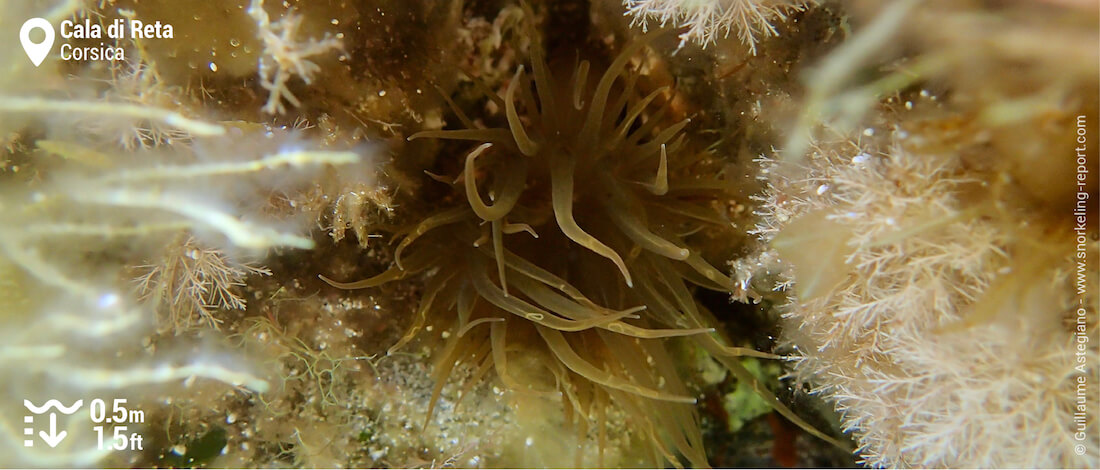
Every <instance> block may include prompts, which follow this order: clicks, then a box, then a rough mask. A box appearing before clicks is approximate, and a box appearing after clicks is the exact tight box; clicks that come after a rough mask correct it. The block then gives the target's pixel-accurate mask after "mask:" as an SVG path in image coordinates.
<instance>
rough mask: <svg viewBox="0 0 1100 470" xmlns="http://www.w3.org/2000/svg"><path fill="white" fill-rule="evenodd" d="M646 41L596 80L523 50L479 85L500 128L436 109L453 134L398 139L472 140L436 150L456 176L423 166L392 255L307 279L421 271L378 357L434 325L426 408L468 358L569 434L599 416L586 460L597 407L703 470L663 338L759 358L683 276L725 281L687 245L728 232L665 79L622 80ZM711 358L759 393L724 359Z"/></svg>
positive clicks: (665, 452) (716, 175)
mask: <svg viewBox="0 0 1100 470" xmlns="http://www.w3.org/2000/svg"><path fill="white" fill-rule="evenodd" d="M648 41H649V39H648V38H643V39H641V40H638V41H635V42H633V43H631V44H629V45H628V46H626V47H625V48H624V49H623V51H622V52H621V53H620V54H619V55H618V56H617V57H616V58H615V59H614V60H613V61H612V62H611V63H610V65H608V66H607V68H606V70H605V71H604V72H603V74H602V75H601V76H599V78H598V80H597V79H595V78H593V77H591V76H590V72H591V71H592V69H593V65H592V63H591V62H589V61H587V60H584V61H579V60H576V61H574V66H573V67H572V68H566V70H567V71H568V74H567V76H566V77H564V79H562V77H559V76H556V75H555V74H554V72H553V71H552V70H551V68H550V66H549V65H548V64H547V62H546V61H545V60H544V58H543V55H542V54H543V53H542V51H541V50H540V48H539V47H532V57H531V68H532V71H533V74H532V75H533V84H532V80H531V78H529V77H528V75H527V73H526V68H525V67H523V66H520V67H519V68H518V70H517V71H516V72H515V75H514V77H513V78H512V80H511V81H510V82H509V83H508V85H507V89H506V91H505V93H504V96H498V95H496V94H495V93H491V92H489V91H488V90H487V88H486V87H484V86H482V89H483V91H485V92H486V93H485V94H486V95H487V96H488V99H490V100H492V101H493V103H495V105H496V106H497V108H498V109H501V110H504V114H505V116H504V119H503V120H504V121H505V123H504V124H506V125H505V126H503V127H500V128H487V127H484V126H481V125H478V124H476V123H475V121H473V120H471V119H470V118H469V117H468V116H466V115H465V113H464V112H463V111H462V110H460V109H459V108H458V107H457V106H452V107H453V108H454V113H455V114H456V116H457V118H458V119H459V120H460V121H461V122H462V124H463V126H464V128H463V129H453V130H431V131H423V132H419V133H416V134H414V135H412V136H411V137H410V138H409V139H410V140H413V139H425V138H436V139H444V140H458V141H474V142H477V144H476V145H473V146H472V148H470V149H468V150H467V151H466V152H465V155H464V156H463V157H462V159H461V160H460V161H455V160H449V159H446V158H442V159H441V160H440V161H438V162H437V169H441V170H442V172H447V171H448V170H450V171H453V172H457V173H458V175H457V177H444V176H438V175H433V178H434V179H435V180H437V181H439V182H442V183H444V184H447V185H448V186H449V187H450V189H451V190H450V191H449V192H448V193H447V195H446V196H445V197H443V198H441V200H440V201H439V205H440V208H439V209H438V210H437V211H436V212H434V213H433V214H432V215H430V216H428V217H427V218H425V219H423V220H422V221H420V222H419V223H418V224H415V225H414V226H412V227H409V228H407V229H405V230H404V231H402V232H401V233H399V234H398V238H399V239H400V240H401V241H400V243H399V244H398V246H397V248H396V251H395V253H394V258H395V263H394V265H393V266H392V267H391V268H389V269H388V270H386V271H385V272H383V273H381V274H378V275H376V276H374V277H371V278H369V279H365V280H361V281H358V282H350V283H342V282H336V281H332V280H330V279H327V278H324V277H323V276H322V278H323V279H325V281H326V282H328V283H329V284H331V285H333V286H335V287H339V288H344V289H359V288H367V287H374V286H378V285H381V284H383V283H386V282H389V281H393V280H397V279H402V278H406V277H408V276H410V275H414V274H417V273H424V274H425V275H426V286H425V289H424V291H423V294H422V298H421V301H420V305H419V308H418V311H417V312H416V314H415V319H414V320H413V325H412V327H411V328H410V329H409V330H408V332H407V334H406V335H405V336H404V337H403V338H402V339H401V340H400V341H398V343H397V344H396V345H394V346H393V347H392V348H390V352H393V351H394V350H396V349H398V348H400V347H402V346H403V345H405V344H407V343H408V342H409V341H411V340H412V339H413V338H415V337H417V336H418V333H419V332H421V331H422V330H424V329H429V330H434V331H437V332H445V333H441V334H440V335H439V336H435V338H439V339H441V340H442V341H444V343H443V345H442V347H441V348H440V349H437V350H438V351H439V352H438V353H437V359H436V363H435V369H434V373H433V375H434V376H435V379H436V382H437V383H436V389H435V396H434V397H433V405H434V398H437V397H438V395H439V392H440V390H441V389H442V386H443V383H444V382H445V380H446V378H447V377H448V376H449V375H450V373H451V372H452V370H453V369H454V367H455V366H456V364H457V363H460V362H466V363H468V364H471V367H472V368H473V370H474V377H475V378H480V377H483V376H484V375H485V374H487V373H488V372H490V371H494V372H495V374H496V376H497V377H498V379H499V380H500V381H501V383H503V384H504V385H505V386H507V387H509V388H510V389H512V390H515V391H517V392H520V393H530V394H536V395H547V396H552V397H558V396H560V397H562V402H563V404H564V407H565V411H566V416H567V418H569V419H568V420H567V421H568V422H571V423H573V425H574V426H576V428H577V431H578V436H582V437H583V436H585V435H587V433H588V429H589V426H590V425H592V424H594V425H595V426H596V427H597V428H596V435H597V436H598V440H599V446H600V451H601V454H600V455H601V457H602V450H603V447H604V444H605V438H606V429H605V426H606V416H607V415H606V412H607V405H609V404H613V405H615V406H617V407H618V408H619V409H621V410H622V411H624V412H625V415H626V416H627V419H628V422H629V425H630V426H629V428H630V429H632V430H633V431H635V432H636V433H638V434H637V436H640V437H642V438H643V440H647V441H648V442H651V443H652V446H651V448H652V450H653V453H652V457H653V462H652V463H651V465H655V464H660V463H661V462H663V461H667V462H669V463H672V464H674V465H680V464H681V462H680V458H684V459H686V460H687V462H688V463H690V464H691V465H695V466H705V465H706V463H707V462H706V457H705V453H704V451H703V448H702V436H701V432H700V428H699V417H698V415H697V414H696V412H695V409H694V407H693V404H694V403H695V398H694V396H693V393H691V392H690V391H689V390H688V387H687V386H686V385H685V383H684V382H683V381H682V380H681V372H680V371H678V370H677V368H676V366H675V365H674V361H673V359H672V354H671V352H670V350H668V349H667V344H668V342H667V340H665V339H664V338H669V337H688V338H689V339H691V340H693V341H694V343H695V344H697V345H699V346H701V347H702V348H704V349H705V350H707V351H709V352H710V353H711V354H712V355H715V356H717V357H719V360H722V359H732V358H733V357H734V356H738V355H745V354H750V355H758V356H762V357H771V356H769V355H767V354H763V353H757V352H755V351H751V350H744V349H741V348H734V347H730V346H727V344H726V342H725V341H724V340H722V339H720V338H719V337H718V335H717V334H716V333H715V332H714V329H713V328H712V327H711V326H712V324H714V322H713V320H712V319H711V318H710V315H709V313H707V312H706V311H705V310H704V309H703V308H702V307H700V306H698V305H696V302H695V300H694V298H693V293H692V287H691V286H699V287H702V288H707V289H713V290H717V291H721V292H726V293H728V292H730V291H731V290H732V282H731V280H730V279H729V278H728V277H727V276H726V275H725V274H723V273H722V272H721V271H719V270H718V269H716V268H715V267H713V266H712V265H711V264H709V263H708V262H707V261H706V260H704V258H703V257H702V256H701V254H700V250H697V249H693V248H692V247H691V242H692V239H693V236H697V235H696V234H698V233H699V232H701V231H703V230H706V229H708V228H710V229H713V228H720V227H724V226H728V224H729V221H728V218H727V217H726V216H725V212H724V211H725V210H726V209H725V207H726V206H725V205H724V204H725V202H726V201H729V200H730V199H731V196H729V195H728V194H727V192H728V191H727V190H728V188H729V187H730V184H729V182H728V181H726V179H725V178H724V177H723V176H722V175H721V171H720V170H721V162H720V159H718V158H716V157H715V155H714V154H712V153H711V152H708V151H705V150H699V149H698V144H696V143H695V142H691V141H690V140H689V139H688V138H687V135H686V134H685V133H684V132H683V131H684V129H685V127H686V126H688V124H689V119H686V118H685V119H681V120H679V121H675V122H670V121H671V120H670V119H669V115H670V114H672V113H671V112H670V108H671V106H672V105H671V103H672V100H669V99H667V97H668V93H669V90H668V89H667V88H666V87H662V88H658V89H656V90H653V91H651V92H649V93H648V94H645V95H643V93H644V92H639V91H638V88H639V86H638V85H639V82H640V80H639V78H640V77H641V75H640V74H639V73H637V72H636V71H634V70H632V69H631V68H630V67H629V64H630V61H631V58H632V57H633V56H634V55H635V54H636V53H638V52H639V51H640V50H641V49H642V48H643V47H645V45H646V43H647V42H648ZM452 105H453V103H452ZM448 165H450V166H449V167H448ZM406 251H407V253H406ZM428 325H430V328H429V327H428ZM722 362H724V363H726V364H727V367H730V368H731V369H736V370H735V371H734V375H735V376H737V377H738V378H741V379H747V380H749V381H750V382H751V383H753V384H754V385H755V386H756V387H757V389H758V390H761V389H760V387H759V384H757V383H756V382H755V380H754V379H753V378H752V377H751V374H748V373H747V372H745V371H744V370H743V369H742V368H741V367H740V365H739V364H738V363H737V361H735V360H723V361H722ZM517 364H520V365H521V366H520V367H517V366H516V365H517ZM772 400H773V402H774V397H773V398H772ZM776 404H777V403H776ZM777 405H778V404H777ZM779 407H780V408H782V405H779ZM782 409H783V410H784V411H785V412H786V413H785V414H789V412H787V411H786V409H785V408H782ZM578 416H579V417H580V419H573V417H578ZM792 416H793V415H792ZM579 456H580V454H579V453H578V461H577V463H576V464H577V465H580V463H581V462H579V458H580V457H579ZM597 465H600V466H603V465H604V464H603V462H602V460H601V461H600V462H598V463H597Z"/></svg>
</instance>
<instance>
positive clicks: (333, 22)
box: [332, 18, 340, 26]
mask: <svg viewBox="0 0 1100 470" xmlns="http://www.w3.org/2000/svg"><path fill="white" fill-rule="evenodd" d="M338 24H340V20H338V19H336V18H333V19H332V25H333V26H336V25H338Z"/></svg>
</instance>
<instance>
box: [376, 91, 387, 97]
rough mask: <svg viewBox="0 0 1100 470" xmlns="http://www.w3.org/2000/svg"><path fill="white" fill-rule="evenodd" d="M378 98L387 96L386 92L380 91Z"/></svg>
mask: <svg viewBox="0 0 1100 470" xmlns="http://www.w3.org/2000/svg"><path fill="white" fill-rule="evenodd" d="M378 96H386V90H382V91H379V92H378Z"/></svg>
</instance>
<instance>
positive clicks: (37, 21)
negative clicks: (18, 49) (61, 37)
mask: <svg viewBox="0 0 1100 470" xmlns="http://www.w3.org/2000/svg"><path fill="white" fill-rule="evenodd" d="M35 28H38V29H41V30H42V32H43V33H46V39H45V40H43V41H42V42H40V43H38V44H35V43H34V42H32V41H31V31H33V30H34V29H35ZM53 37H54V34H53V25H52V24H50V22H49V21H46V20H45V19H43V18H31V19H29V20H27V21H26V22H25V23H23V27H22V28H19V42H21V43H23V50H24V51H26V52H27V57H30V59H31V62H32V63H34V66H35V67H38V66H39V65H41V64H42V61H43V60H46V56H47V55H49V54H50V49H51V48H53Z"/></svg>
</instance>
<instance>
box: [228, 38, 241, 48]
mask: <svg viewBox="0 0 1100 470" xmlns="http://www.w3.org/2000/svg"><path fill="white" fill-rule="evenodd" d="M229 45H230V46H233V47H240V46H241V40H240V39H237V38H232V39H230V40H229Z"/></svg>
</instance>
